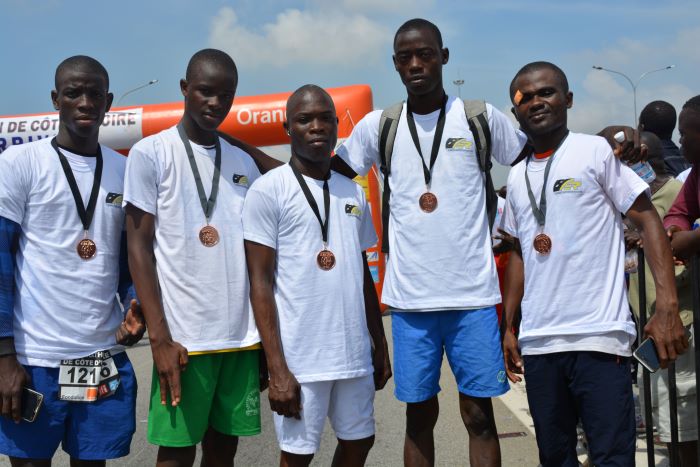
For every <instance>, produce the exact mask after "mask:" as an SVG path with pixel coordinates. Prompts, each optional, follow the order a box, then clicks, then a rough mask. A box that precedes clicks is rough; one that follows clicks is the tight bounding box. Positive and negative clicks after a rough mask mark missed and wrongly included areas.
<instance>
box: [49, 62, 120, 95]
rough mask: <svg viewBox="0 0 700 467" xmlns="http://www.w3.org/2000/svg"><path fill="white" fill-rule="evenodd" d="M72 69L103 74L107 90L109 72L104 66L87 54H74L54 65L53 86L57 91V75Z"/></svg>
mask: <svg viewBox="0 0 700 467" xmlns="http://www.w3.org/2000/svg"><path fill="white" fill-rule="evenodd" d="M74 69H80V70H82V71H87V72H90V73H95V74H98V75H101V76H103V77H104V79H105V83H106V84H107V90H109V74H108V73H107V69H106V68H105V67H104V66H102V64H101V63H100V62H98V61H97V60H95V59H94V58H92V57H88V56H87V55H74V56H72V57H68V58H67V59H65V60H63V61H62V62H61V63H59V64H58V66H57V67H56V74H55V75H54V86H56V90H57V91H58V79H59V77H60V76H61V75H62V74H63V73H64V72H65V71H68V70H74Z"/></svg>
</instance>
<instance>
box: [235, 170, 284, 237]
mask: <svg viewBox="0 0 700 467" xmlns="http://www.w3.org/2000/svg"><path fill="white" fill-rule="evenodd" d="M261 181H264V179H263V180H261ZM264 189H265V187H264V186H261V183H260V182H258V183H257V184H256V185H255V186H254V187H253V188H251V189H250V190H248V194H247V195H246V197H245V203H244V204H243V238H244V239H246V240H249V241H251V242H255V243H260V244H261V245H265V246H267V247H270V248H273V249H275V250H276V249H277V233H278V230H279V215H280V211H279V204H278V203H277V199H276V197H275V196H274V195H273V194H272V193H269V192H266V191H263V190H264Z"/></svg>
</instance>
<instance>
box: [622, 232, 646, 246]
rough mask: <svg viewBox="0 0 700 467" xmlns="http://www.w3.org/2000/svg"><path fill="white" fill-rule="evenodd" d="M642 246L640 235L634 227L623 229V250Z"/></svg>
mask: <svg viewBox="0 0 700 467" xmlns="http://www.w3.org/2000/svg"><path fill="white" fill-rule="evenodd" d="M641 246H642V237H641V236H640V235H639V232H637V231H636V230H634V229H625V250H627V251H629V250H634V249H635V248H639V247H641Z"/></svg>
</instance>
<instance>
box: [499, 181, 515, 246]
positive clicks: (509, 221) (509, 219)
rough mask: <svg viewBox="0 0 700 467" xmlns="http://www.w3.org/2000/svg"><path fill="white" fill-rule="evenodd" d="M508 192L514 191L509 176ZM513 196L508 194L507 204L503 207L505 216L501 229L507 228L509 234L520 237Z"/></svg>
mask: <svg viewBox="0 0 700 467" xmlns="http://www.w3.org/2000/svg"><path fill="white" fill-rule="evenodd" d="M507 187H508V188H507V191H506V193H513V191H512V190H513V187H512V186H511V179H510V177H508V185H507ZM512 200H513V197H512V196H507V195H506V204H505V206H504V207H503V217H502V219H501V229H503V230H505V231H506V232H507V233H508V234H509V235H512V236H513V237H515V238H518V223H517V222H516V220H515V212H514V211H513V202H512Z"/></svg>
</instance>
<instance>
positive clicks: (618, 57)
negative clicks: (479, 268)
mask: <svg viewBox="0 0 700 467" xmlns="http://www.w3.org/2000/svg"><path fill="white" fill-rule="evenodd" d="M2 4H3V8H2V16H1V17H0V18H1V19H0V21H2V26H1V27H0V40H1V41H2V44H3V47H2V50H3V52H2V58H3V65H4V66H3V67H2V73H0V89H2V97H1V98H0V115H8V114H18V113H36V112H44V111H51V110H52V109H51V102H50V98H49V93H50V91H51V89H52V88H53V74H54V70H55V67H56V65H57V64H58V63H59V62H60V61H61V60H62V59H63V58H66V57H68V56H70V55H75V54H87V55H91V56H94V57H95V58H97V59H98V60H100V61H101V62H102V63H103V64H104V65H105V66H106V67H107V69H108V71H109V73H110V77H111V89H112V91H113V92H114V94H115V98H118V97H119V96H120V95H121V94H122V93H123V92H125V91H127V90H129V89H131V88H133V87H135V86H138V85H140V84H143V83H145V82H147V81H149V80H151V79H159V80H160V82H159V83H158V84H156V85H154V86H150V87H148V88H146V89H143V90H141V91H138V92H136V93H133V94H131V95H129V96H127V97H126V98H125V99H124V100H123V101H122V104H123V105H135V104H149V103H159V102H173V101H178V100H180V98H181V96H180V94H179V88H178V80H179V78H181V77H182V76H183V74H184V70H185V67H186V64H187V61H188V59H189V57H190V56H191V55H192V53H194V52H195V51H197V50H199V49H201V48H205V47H217V48H222V49H224V50H226V51H227V52H229V53H230V54H231V55H232V56H233V58H234V59H235V60H236V62H237V64H238V66H239V71H240V83H239V88H238V95H255V94H266V93H273V92H282V91H291V90H293V89H295V88H297V87H298V86H300V85H302V84H305V83H308V82H312V83H315V84H319V85H322V86H327V87H333V86H341V85H347V84H356V83H366V84H369V85H370V86H371V87H372V89H373V92H374V99H375V107H383V106H386V105H388V104H390V103H392V102H394V101H397V100H399V99H401V98H403V97H404V90H403V87H402V86H401V82H400V80H399V78H398V76H397V75H396V72H395V71H394V69H393V66H392V63H391V53H392V48H391V44H392V38H393V34H394V31H395V30H396V28H397V27H398V26H399V25H400V24H401V23H402V22H403V21H405V20H406V19H409V18H412V17H417V16H419V17H424V18H427V19H430V20H432V21H433V22H435V23H436V24H437V25H438V26H439V27H440V29H441V30H442V32H443V38H444V42H445V45H446V46H447V47H449V49H450V62H449V63H448V65H447V66H446V67H445V69H444V75H445V83H446V89H447V90H448V92H449V93H453V94H456V93H457V90H456V87H455V86H454V85H452V84H451V82H452V80H454V79H457V78H458V76H459V77H461V78H462V79H464V80H465V84H464V86H463V87H462V95H463V96H464V97H472V98H485V99H486V100H488V101H489V102H491V103H493V104H494V105H495V106H496V107H498V108H500V109H502V110H507V109H509V108H510V104H509V101H508V85H509V83H510V80H511V78H512V76H513V75H514V73H515V72H516V71H517V70H518V68H520V66H522V65H523V64H525V63H527V62H530V61H533V60H549V61H552V62H554V63H556V64H558V65H559V66H561V67H562V68H563V69H564V71H565V72H566V74H567V75H568V78H569V81H570V85H571V89H572V91H573V92H574V108H573V109H572V111H571V112H570V127H571V128H572V129H573V130H575V131H586V132H592V131H595V130H597V129H599V128H601V127H603V126H605V125H607V124H610V123H618V122H619V123H628V124H630V123H632V121H633V110H632V102H633V99H632V91H631V88H630V86H629V84H628V83H626V82H625V81H624V80H623V79H621V78H619V77H616V76H614V75H610V74H608V73H605V72H601V71H595V70H592V68H591V66H592V65H594V64H595V65H602V66H604V67H608V68H612V69H616V70H619V71H622V72H624V73H627V74H628V75H630V76H631V77H632V78H633V79H635V80H636V78H637V77H638V76H639V75H640V74H641V73H642V72H644V71H646V70H649V69H654V68H659V67H663V66H666V65H670V64H675V65H676V68H675V69H673V70H670V71H663V72H659V73H654V74H651V75H649V76H648V77H647V78H645V79H644V80H643V81H642V83H641V84H640V85H639V88H638V103H639V105H638V108H639V110H641V108H642V107H643V106H644V105H645V104H646V103H648V102H650V101H651V100H654V99H664V100H668V101H670V102H672V103H673V104H674V105H676V106H677V108H678V107H679V106H680V105H682V104H683V102H685V101H686V100H687V99H688V98H690V97H692V96H694V95H696V94H699V93H700V85H698V77H699V76H700V46H699V45H698V44H700V8H698V4H697V1H696V0H692V1H691V0H670V1H664V2H657V1H647V0H643V1H630V0H618V1H615V2H612V1H578V0H568V1H544V0H532V1H529V2H522V1H515V0H493V1H484V2H481V1H480V2H477V1H472V0H455V1H440V0H433V1H430V0H385V1H382V0H335V1H321V0H307V1H270V0H239V1H235V2H234V1H223V0H197V1H195V0H168V1H164V0H153V1H143V0H141V1H135V0H118V1H112V2H107V1H104V0H90V1H86V0H3V2H2Z"/></svg>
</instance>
